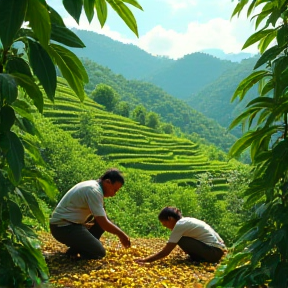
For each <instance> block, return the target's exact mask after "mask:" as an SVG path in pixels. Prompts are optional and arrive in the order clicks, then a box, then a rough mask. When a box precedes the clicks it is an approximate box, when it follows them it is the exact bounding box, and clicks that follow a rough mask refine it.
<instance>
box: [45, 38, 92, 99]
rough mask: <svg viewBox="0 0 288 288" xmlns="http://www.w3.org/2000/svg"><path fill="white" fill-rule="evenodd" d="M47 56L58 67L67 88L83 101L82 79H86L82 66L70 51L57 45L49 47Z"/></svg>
mask: <svg viewBox="0 0 288 288" xmlns="http://www.w3.org/2000/svg"><path fill="white" fill-rule="evenodd" d="M49 54H50V55H51V56H52V57H53V58H54V61H55V62H56V64H57V65H58V67H59V69H60V70H61V73H62V75H63V77H64V78H65V79H66V80H67V82H68V84H69V86H70V87H71V88H72V89H73V91H74V92H75V93H76V95H77V96H78V97H79V99H80V100H81V101H83V100H84V96H85V94H84V84H83V78H84V79H85V78H86V77H87V78H88V75H87V73H86V71H85V68H84V67H83V64H82V63H81V62H80V60H79V59H78V58H77V57H76V56H75V55H74V54H73V53H72V52H71V51H69V50H67V49H65V48H64V47H61V46H59V45H55V44H53V45H51V47H49ZM78 64H79V66H78ZM84 71H85V72H84ZM83 74H84V75H83Z"/></svg>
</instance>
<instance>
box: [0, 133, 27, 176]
mask: <svg viewBox="0 0 288 288" xmlns="http://www.w3.org/2000/svg"><path fill="white" fill-rule="evenodd" d="M0 147H1V148H2V149H3V150H4V151H5V152H6V151H7V153H6V158H7V162H8V164H9V167H10V169H11V171H12V173H13V176H14V179H15V181H16V182H19V181H20V179H21V171H22V169H23V168H24V166H25V165H24V148H23V145H22V143H21V141H20V139H19V138H18V137H17V135H16V134H15V133H14V132H11V131H9V132H7V133H5V134H2V136H1V139H0Z"/></svg>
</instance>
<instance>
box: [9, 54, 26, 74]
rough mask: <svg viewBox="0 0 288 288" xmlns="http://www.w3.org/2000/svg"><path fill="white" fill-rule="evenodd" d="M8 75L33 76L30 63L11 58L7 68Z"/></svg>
mask: <svg viewBox="0 0 288 288" xmlns="http://www.w3.org/2000/svg"><path fill="white" fill-rule="evenodd" d="M5 70H6V72H7V73H9V74H11V73H21V74H25V75H27V76H32V73H31V71H30V67H29V65H28V63H27V62H26V61H25V60H24V59H22V58H19V57H10V58H9V59H8V61H7V64H6V66H5Z"/></svg>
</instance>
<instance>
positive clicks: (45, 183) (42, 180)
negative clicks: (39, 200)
mask: <svg viewBox="0 0 288 288" xmlns="http://www.w3.org/2000/svg"><path fill="white" fill-rule="evenodd" d="M23 178H25V179H30V180H31V181H36V182H37V185H38V189H42V190H43V191H44V192H45V193H46V195H47V196H48V197H49V198H50V199H51V200H53V201H54V200H55V197H56V195H57V194H58V189H57V187H56V186H55V183H54V181H53V179H51V178H50V177H49V176H47V175H46V174H45V173H44V172H43V171H40V170H38V169H34V170H32V169H30V170H29V171H28V170H26V169H24V170H23Z"/></svg>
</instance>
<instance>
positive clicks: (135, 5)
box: [123, 0, 143, 10]
mask: <svg viewBox="0 0 288 288" xmlns="http://www.w3.org/2000/svg"><path fill="white" fill-rule="evenodd" d="M123 2H126V3H129V4H131V5H133V6H134V7H136V8H138V9H140V10H143V8H142V7H141V5H140V4H139V3H138V1H136V0H123Z"/></svg>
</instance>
